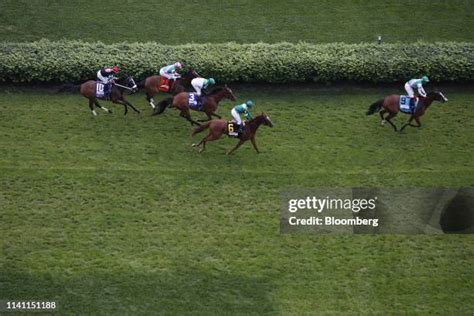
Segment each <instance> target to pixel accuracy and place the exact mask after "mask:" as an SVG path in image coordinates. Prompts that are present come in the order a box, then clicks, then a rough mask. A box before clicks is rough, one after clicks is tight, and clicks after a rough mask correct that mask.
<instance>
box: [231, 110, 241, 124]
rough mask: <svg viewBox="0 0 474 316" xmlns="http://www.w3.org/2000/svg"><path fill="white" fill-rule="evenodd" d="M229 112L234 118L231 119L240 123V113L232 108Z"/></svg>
mask: <svg viewBox="0 0 474 316" xmlns="http://www.w3.org/2000/svg"><path fill="white" fill-rule="evenodd" d="M230 114H232V117H233V118H234V120H233V121H234V122H235V123H237V124H239V125H242V119H241V118H240V114H239V113H238V112H237V111H236V110H235V109H232V111H230Z"/></svg>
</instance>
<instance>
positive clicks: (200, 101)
mask: <svg viewBox="0 0 474 316" xmlns="http://www.w3.org/2000/svg"><path fill="white" fill-rule="evenodd" d="M197 106H198V108H201V107H202V97H201V96H200V95H198V96H197Z"/></svg>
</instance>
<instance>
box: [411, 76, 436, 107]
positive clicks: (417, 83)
mask: <svg viewBox="0 0 474 316" xmlns="http://www.w3.org/2000/svg"><path fill="white" fill-rule="evenodd" d="M426 82H430V79H428V77H427V76H423V77H421V78H420V79H411V80H410V81H408V82H407V83H405V90H406V92H407V94H408V97H409V98H410V108H412V109H413V108H414V107H415V101H416V97H415V91H414V90H413V89H417V91H418V94H419V95H420V96H422V97H424V98H425V97H426V92H425V89H423V83H426ZM415 111H416V109H413V113H414V112H415Z"/></svg>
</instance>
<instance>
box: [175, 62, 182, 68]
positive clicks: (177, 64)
mask: <svg viewBox="0 0 474 316" xmlns="http://www.w3.org/2000/svg"><path fill="white" fill-rule="evenodd" d="M174 66H175V67H176V68H183V67H182V66H181V63H180V62H179V61H178V62H176V63H174Z"/></svg>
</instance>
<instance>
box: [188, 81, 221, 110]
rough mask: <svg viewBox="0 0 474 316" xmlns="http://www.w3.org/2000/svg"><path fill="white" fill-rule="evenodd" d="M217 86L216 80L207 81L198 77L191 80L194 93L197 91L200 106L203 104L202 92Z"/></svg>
mask: <svg viewBox="0 0 474 316" xmlns="http://www.w3.org/2000/svg"><path fill="white" fill-rule="evenodd" d="M215 84H216V81H215V80H214V78H209V79H205V78H201V77H198V78H194V79H193V80H191V85H192V86H193V88H194V91H196V94H197V96H198V99H197V102H198V104H202V98H201V95H202V90H207V89H209V88H210V87H211V86H213V85H215Z"/></svg>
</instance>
